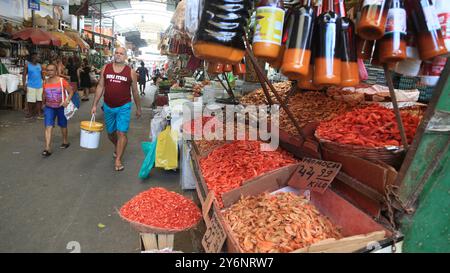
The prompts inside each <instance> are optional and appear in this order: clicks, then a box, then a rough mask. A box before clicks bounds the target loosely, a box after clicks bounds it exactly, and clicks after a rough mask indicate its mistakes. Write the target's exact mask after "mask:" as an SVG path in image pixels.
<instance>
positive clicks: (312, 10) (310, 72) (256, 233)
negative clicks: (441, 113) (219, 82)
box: [190, 1, 448, 252]
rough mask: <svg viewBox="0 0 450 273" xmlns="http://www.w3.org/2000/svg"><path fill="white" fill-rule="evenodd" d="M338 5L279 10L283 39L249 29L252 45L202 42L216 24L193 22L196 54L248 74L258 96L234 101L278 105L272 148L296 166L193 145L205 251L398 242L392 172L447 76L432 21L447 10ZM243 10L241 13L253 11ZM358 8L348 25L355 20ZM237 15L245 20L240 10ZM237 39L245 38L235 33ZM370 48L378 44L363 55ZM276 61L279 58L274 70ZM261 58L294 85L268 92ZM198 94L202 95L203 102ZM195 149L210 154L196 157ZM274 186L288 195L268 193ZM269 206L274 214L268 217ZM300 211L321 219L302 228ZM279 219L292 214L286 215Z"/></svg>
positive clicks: (234, 146) (396, 4) (349, 247)
mask: <svg viewBox="0 0 450 273" xmlns="http://www.w3.org/2000/svg"><path fill="white" fill-rule="evenodd" d="M275 2H276V3H278V4H274V5H273V6H264V5H263V4H260V5H259V6H257V7H256V13H257V14H258V12H270V14H279V15H280V14H282V13H279V12H280V10H282V5H281V1H275ZM346 2H347V1H324V2H323V6H319V9H317V6H316V3H317V1H300V3H299V4H296V5H294V6H290V5H285V7H284V10H285V11H286V12H285V13H284V14H285V15H284V18H285V20H286V21H284V20H283V16H281V15H280V17H276V19H273V20H275V21H276V20H279V22H280V23H281V25H283V21H284V23H285V24H284V26H285V30H284V31H281V29H277V30H278V31H280V33H285V35H286V36H283V39H281V36H280V37H279V40H277V39H275V38H273V37H267V36H265V37H264V36H262V34H261V33H258V29H260V28H262V27H265V28H275V26H277V25H276V24H273V25H261V26H259V27H260V28H258V26H257V27H256V29H257V31H256V33H254V34H253V44H252V45H251V44H250V41H248V42H247V44H245V43H246V41H245V40H246V38H245V35H243V36H244V39H240V38H237V36H234V37H235V40H233V41H232V42H230V43H227V42H225V41H221V40H218V39H216V38H215V37H213V36H208V35H209V34H208V28H209V27H210V25H209V24H213V23H214V25H215V26H218V25H220V23H221V22H219V21H215V22H211V21H203V17H201V19H200V21H199V25H200V26H201V27H200V28H199V29H198V30H197V32H196V33H195V36H194V42H193V52H194V54H195V55H196V56H197V57H199V58H201V59H204V60H207V61H208V62H210V63H218V62H219V63H220V62H224V63H226V62H230V63H234V64H236V63H239V62H240V60H241V59H242V58H243V57H244V56H246V60H248V61H250V62H251V63H252V64H253V65H254V66H255V72H256V76H257V78H258V80H259V81H260V82H261V84H262V86H261V87H262V88H261V89H260V90H257V91H255V92H253V93H251V94H249V95H247V96H244V97H243V98H242V99H241V103H243V104H245V105H258V104H261V103H262V104H268V105H271V104H278V105H280V106H281V111H280V134H279V135H280V145H281V148H280V151H282V150H285V152H288V153H290V154H291V156H292V155H295V158H296V160H298V161H294V162H292V163H291V164H292V165H291V166H290V167H289V166H285V167H283V166H278V167H274V168H273V169H270V167H269V166H270V164H268V163H264V161H262V160H263V159H264V158H266V156H268V155H263V156H261V155H259V153H258V151H259V150H258V148H257V147H256V146H255V147H251V144H250V143H251V142H249V143H247V144H239V142H232V143H226V142H217V141H215V140H214V141H207V140H202V141H197V140H196V141H192V142H190V143H191V144H192V145H193V147H194V148H193V149H192V150H191V158H192V165H193V171H194V174H195V177H196V180H197V186H196V190H197V193H198V196H199V199H200V200H201V202H202V205H203V208H206V211H204V217H205V222H206V225H207V232H206V234H205V237H204V238H203V239H204V241H203V245H204V247H205V251H207V252H221V251H230V252H292V251H294V252H305V251H306V252H354V251H364V250H366V251H367V249H365V248H366V247H367V244H368V243H369V242H371V241H378V242H382V241H386V240H387V241H389V242H390V244H393V245H395V244H396V242H397V241H398V240H401V239H402V234H401V233H400V229H399V226H398V219H396V218H395V215H397V214H407V213H408V212H407V211H406V210H405V208H404V207H402V203H401V202H398V200H397V199H396V198H395V196H396V194H397V190H398V187H399V186H401V185H402V181H401V180H398V177H399V170H400V169H401V167H402V164H403V161H404V158H405V156H407V154H413V153H414V152H415V151H413V150H411V149H410V147H411V146H410V145H411V144H412V143H413V142H415V141H416V142H417V141H419V139H420V136H419V135H418V134H417V128H418V127H419V125H420V124H422V123H423V122H424V115H425V111H426V109H427V107H433V106H432V105H431V106H430V105H427V103H428V102H429V101H430V98H431V97H432V94H433V92H435V86H436V83H437V80H438V79H439V78H444V79H446V78H448V74H441V73H445V72H443V71H444V70H443V69H444V65H445V63H446V54H448V49H447V48H446V44H445V40H446V38H445V36H444V37H442V34H441V30H440V25H439V21H438V16H439V14H440V13H439V12H440V10H441V8H443V7H442V6H440V5H439V4H441V3H436V6H433V5H432V4H431V3H425V2H426V1H425V2H424V3H422V2H421V3H420V4H417V5H415V4H411V2H410V3H409V4H410V5H406V6H405V5H404V4H405V3H404V1H380V2H383V5H382V8H381V7H380V6H376V5H374V6H371V5H366V4H364V5H362V6H359V5H355V4H354V3H353V2H351V3H348V4H350V5H349V7H350V6H351V7H352V9H353V10H350V12H349V9H347V8H346V6H345V4H346ZM437 2H439V1H437ZM261 3H262V2H261ZM242 4H243V7H247V6H246V5H247V4H250V3H248V2H246V1H242ZM360 9H361V11H362V13H361V17H360V19H359V20H358V21H356V20H355V17H353V16H352V14H356V11H359V10H360ZM392 9H394V10H393V11H390V10H392ZM430 9H433V10H434V9H436V12H434V13H433V15H432V16H434V17H433V18H432V19H433V20H434V21H433V22H435V23H436V24H435V27H434V28H430V26H429V25H428V29H427V25H426V24H425V25H424V24H422V23H421V22H422V21H421V20H424V19H423V18H424V17H423V16H422V17H421V16H420V14H423V12H424V11H423V10H430ZM375 10H378V11H379V12H380V14H383V16H386V17H387V18H388V19H387V20H386V21H384V22H383V23H382V24H381V25H376V24H375V25H373V24H374V21H373V20H372V19H371V18H370V16H374V15H373V14H379V13H374V11H375ZM205 12H210V13H214V12H218V11H215V10H214V11H213V9H211V10H210V6H209V5H208V3H206V4H205V7H204V10H203V14H205ZM235 12H242V14H241V15H242V17H243V18H249V17H247V15H246V13H245V12H244V11H235ZM381 12H382V13H381ZM395 12H397V13H402V14H403V13H404V14H405V16H398V15H396V14H397V13H395ZM224 13H226V11H224ZM393 13H394V14H393ZM347 14H349V15H348V16H347ZM417 14H419V15H417ZM406 15H407V16H418V19H417V20H416V21H413V23H414V24H415V25H414V24H413V25H410V26H407V24H406V18H407V17H406ZM221 16H223V17H224V16H225V14H221ZM427 16H428V15H427ZM326 17H330V18H331V17H333V18H336V22H334V23H332V22H327V21H321V19H322V18H326ZM217 20H220V19H217ZM300 20H306V21H303V22H307V24H306V23H303V24H300V23H299V22H300ZM427 20H428V19H427ZM314 22H317V25H316V26H315V28H314V31H313V27H312V26H313V24H314ZM441 22H442V21H441ZM337 23H339V24H342V25H340V27H341V29H342V33H336V32H335V33H329V32H327V31H329V30H330V29H333V28H329V24H337ZM256 24H257V25H258V24H262V22H258V21H257V22H256ZM266 24H267V23H266ZM308 24H310V25H309V26H308ZM236 25H239V24H236ZM243 25H244V24H241V25H239V26H243ZM299 26H302V27H303V29H298V27H299ZM277 30H276V31H277ZM233 31H235V33H239V32H240V31H242V32H241V33H243V30H241V29H238V28H236V29H233ZM377 31H379V33H378V32H377ZM261 32H262V30H261ZM294 33H295V35H293V34H294ZM355 33H357V35H355ZM418 33H419V34H418ZM423 33H431V36H428V37H432V38H430V39H435V40H434V42H433V45H431V43H423V42H422V41H421V40H420V39H422V38H421V36H420V35H422V34H423ZM375 35H376V37H375ZM325 37H329V38H330V37H334V38H333V39H335V41H334V42H333V43H334V45H333V46H335V48H333V47H331V50H332V51H331V52H327V50H330V47H328V46H327V44H326V43H327V42H328V41H327V40H326V39H325ZM329 38H327V39H329ZM313 39H320V41H322V42H320V44H319V46H318V48H315V47H313V46H312V43H311V41H312V40H313ZM364 39H365V40H364ZM413 39H416V43H412V42H411V41H412V40H413ZM424 39H425V38H424ZM427 39H428V38H427ZM407 40H409V42H408V43H406V41H407ZM367 41H375V42H374V43H372V46H371V47H370V46H368V47H367V45H366V44H367V43H366V42H367ZM339 43H342V44H339ZM277 44H278V45H277ZM361 44H364V45H365V46H364V47H362V46H361ZM357 45H358V46H357ZM366 47H367V48H368V49H367V48H366ZM227 50H228V51H227ZM311 51H312V52H311ZM367 51H370V53H367ZM277 59H281V62H280V63H279V64H278V65H277V64H276V63H275V61H276V60H277ZM261 60H263V61H264V62H267V63H269V64H270V65H271V66H275V67H279V68H280V70H281V72H282V73H283V74H284V75H285V76H286V77H287V78H288V79H289V80H290V81H289V82H285V83H280V84H276V85H275V84H272V83H271V82H270V81H268V79H267V76H266V75H265V72H264V67H261V66H260V65H259V62H260V61H261ZM294 61H295V62H294ZM330 65H331V66H330ZM417 65H418V66H419V67H418V68H417ZM217 67H220V66H219V65H217V66H216V65H215V66H214V68H217ZM223 67H224V66H222V71H223ZM431 67H433V68H431ZM222 71H219V73H221V72H222ZM213 72H214V69H211V74H213ZM446 73H448V72H446ZM225 87H226V86H225ZM224 89H226V88H224ZM206 91H209V90H208V89H205V88H203V90H202V92H203V95H204V96H205V92H206ZM222 92H223V89H222ZM435 94H440V92H435ZM203 98H204V97H203ZM200 128H201V127H200ZM205 142H206V144H205ZM199 147H210V148H206V149H204V150H203V151H200V150H201V148H200V149H199ZM269 158H270V157H269ZM207 162H209V163H207ZM271 162H278V161H277V160H272V161H271ZM255 164H256V165H255ZM261 167H264V168H268V169H259V168H261ZM247 173H248V175H249V176H248V177H246V175H247ZM368 174H370V175H368ZM241 176H242V179H241V178H240V177H241ZM324 189H325V190H324ZM277 190H281V191H287V192H294V194H291V193H289V194H286V193H278V194H275V192H276V191H277ZM264 192H266V193H264ZM267 192H268V193H271V195H268V194H267ZM286 200H290V201H289V202H288V201H286ZM263 203H266V204H267V205H262V204H263ZM205 204H206V205H205ZM283 204H286V205H283ZM287 204H289V206H290V207H289V206H288V205H287ZM294 204H298V205H294ZM270 205H274V206H275V208H280V209H282V211H280V212H279V214H278V213H274V212H273V211H271V210H270V209H269V208H270ZM305 206H307V207H308V210H311V212H308V213H312V214H313V215H316V216H317V217H319V218H314V220H312V221H310V222H303V221H304V218H303V217H307V216H305V215H304V213H306V209H305ZM336 207H339V208H346V209H342V210H340V212H337V211H334V210H333V208H336ZM249 208H250V209H249ZM275 208H274V210H275ZM301 211H304V212H303V213H302V212H301ZM342 211H345V212H348V214H346V215H343V214H342ZM394 211H395V213H394ZM283 213H287V215H288V216H285V217H284V218H283V215H284V214H283ZM394 214H395V215H394ZM316 216H314V217H316ZM323 216H325V218H320V217H323ZM289 219H290V221H292V219H298V220H299V222H296V221H294V222H289ZM325 219H327V220H325ZM355 219H358V220H355ZM373 219H374V220H373ZM326 221H331V224H330V223H328V222H326ZM259 222H260V223H259ZM258 223H259V224H258ZM272 223H273V225H272ZM281 223H283V224H281ZM305 225H307V226H305ZM318 230H322V232H319V231H318ZM211 234H215V235H211ZM323 240H326V243H325V242H322V241H323ZM224 244H225V245H226V247H225V248H223V247H224Z"/></svg>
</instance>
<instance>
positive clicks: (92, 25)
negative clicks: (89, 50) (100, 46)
mask: <svg viewBox="0 0 450 273" xmlns="http://www.w3.org/2000/svg"><path fill="white" fill-rule="evenodd" d="M91 20H92V22H91V27H92V33H91V34H92V41H93V45H94V48H93V49H94V50H95V34H94V33H95V17H94V12H92V19H91Z"/></svg>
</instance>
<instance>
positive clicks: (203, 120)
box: [183, 116, 216, 136]
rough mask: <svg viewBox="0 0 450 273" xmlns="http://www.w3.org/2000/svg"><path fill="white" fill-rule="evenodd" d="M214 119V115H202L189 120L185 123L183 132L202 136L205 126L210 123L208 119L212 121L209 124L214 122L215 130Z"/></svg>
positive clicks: (213, 129)
mask: <svg viewBox="0 0 450 273" xmlns="http://www.w3.org/2000/svg"><path fill="white" fill-rule="evenodd" d="M213 119H214V117H212V116H201V117H200V118H196V119H192V120H191V121H189V122H185V123H183V132H184V133H186V134H191V135H196V136H202V135H203V128H204V127H205V125H206V124H207V123H208V121H211V122H210V123H208V124H212V127H211V130H212V131H213V132H214V131H215V128H216V127H215V122H214V121H213Z"/></svg>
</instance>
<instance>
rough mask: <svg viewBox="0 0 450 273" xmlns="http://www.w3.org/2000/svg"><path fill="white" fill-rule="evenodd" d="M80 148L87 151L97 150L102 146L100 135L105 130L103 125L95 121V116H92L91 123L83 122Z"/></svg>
mask: <svg viewBox="0 0 450 273" xmlns="http://www.w3.org/2000/svg"><path fill="white" fill-rule="evenodd" d="M80 129H81V133H80V146H81V147H82V148H86V149H97V148H98V146H99V145H100V135H101V134H100V133H101V131H102V130H103V124H102V123H100V122H96V121H95V115H92V118H91V120H90V121H82V122H81V124H80Z"/></svg>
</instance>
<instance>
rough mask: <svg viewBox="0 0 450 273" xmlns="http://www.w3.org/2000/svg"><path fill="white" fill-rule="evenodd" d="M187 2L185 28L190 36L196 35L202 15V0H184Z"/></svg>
mask: <svg viewBox="0 0 450 273" xmlns="http://www.w3.org/2000/svg"><path fill="white" fill-rule="evenodd" d="M184 2H186V10H185V20H184V28H185V31H186V32H187V34H188V36H189V37H191V38H192V37H194V34H195V32H196V31H197V29H198V24H199V22H200V15H201V12H200V11H201V10H202V9H201V2H200V0H184Z"/></svg>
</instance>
